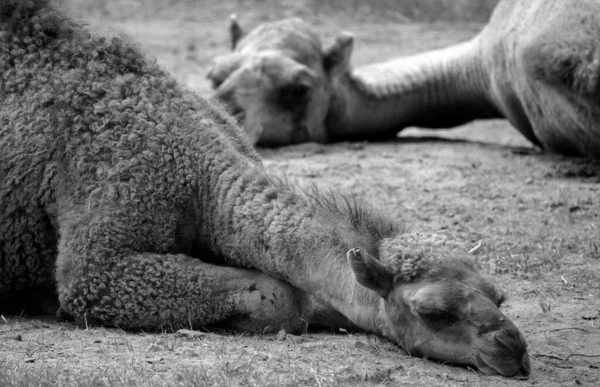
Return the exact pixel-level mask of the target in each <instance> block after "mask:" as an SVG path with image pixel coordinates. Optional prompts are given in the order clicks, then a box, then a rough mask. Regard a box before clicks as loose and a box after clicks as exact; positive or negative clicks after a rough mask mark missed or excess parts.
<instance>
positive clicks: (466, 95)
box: [327, 38, 500, 140]
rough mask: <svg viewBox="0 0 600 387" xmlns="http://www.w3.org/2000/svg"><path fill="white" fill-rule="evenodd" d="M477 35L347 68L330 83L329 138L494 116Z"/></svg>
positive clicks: (376, 134)
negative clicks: (429, 48) (345, 71)
mask: <svg viewBox="0 0 600 387" xmlns="http://www.w3.org/2000/svg"><path fill="white" fill-rule="evenodd" d="M487 84H488V81H487V74H486V73H485V69H484V67H483V64H482V63H481V61H480V59H479V56H478V41H477V38H475V39H474V40H471V41H469V42H465V43H461V44H457V45H454V46H451V47H447V48H444V49H440V50H436V51H431V52H426V53H422V54H418V55H414V56H410V57H405V58H399V59H395V60H392V61H389V62H384V63H380V64H374V65H368V66H364V67H361V68H358V69H356V70H355V71H353V72H352V73H346V74H344V75H342V76H341V77H340V79H338V80H337V82H334V90H336V95H335V97H334V98H333V100H332V107H331V108H330V112H331V113H330V115H329V116H328V118H327V125H328V128H329V131H330V133H331V135H332V137H333V138H332V139H334V140H335V139H336V138H341V137H344V138H348V137H356V138H357V139H360V138H364V139H373V138H377V137H390V136H394V135H395V134H396V133H397V132H398V131H399V130H401V129H403V128H404V127H407V126H421V127H429V128H443V127H452V126H456V125H459V124H462V123H465V122H468V121H471V120H473V119H477V118H493V117H499V116H500V115H499V113H498V111H497V109H496V108H495V107H494V105H493V104H492V102H490V101H491V100H490V97H489V95H488V86H487Z"/></svg>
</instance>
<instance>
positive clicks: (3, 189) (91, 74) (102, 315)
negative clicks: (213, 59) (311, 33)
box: [0, 0, 258, 328]
mask: <svg viewBox="0 0 600 387" xmlns="http://www.w3.org/2000/svg"><path fill="white" fill-rule="evenodd" d="M0 30H1V32H2V33H1V34H0V73H2V78H0V101H2V103H1V105H0V122H2V125H0V182H1V183H2V185H1V186H0V203H2V205H1V207H0V220H1V222H0V246H1V248H0V273H1V275H0V305H2V308H3V310H4V311H7V310H8V309H10V306H14V308H19V310H20V309H21V308H26V307H25V306H24V305H23V304H20V301H22V297H29V296H31V294H32V293H33V295H34V296H35V297H37V296H36V294H37V293H38V291H35V289H40V290H39V292H46V291H48V290H50V291H51V292H52V291H53V289H54V286H55V276H56V278H57V279H58V282H59V285H60V284H64V285H68V286H66V287H64V288H63V289H62V290H60V300H61V303H62V305H63V306H65V307H66V309H67V310H68V311H69V312H70V313H73V314H75V315H79V316H82V315H89V316H90V318H92V317H93V318H96V319H99V320H101V321H104V322H109V323H111V324H114V325H121V326H126V327H133V328H135V327H158V326H160V325H161V324H172V325H177V324H181V325H184V324H185V325H186V326H189V324H190V323H193V322H194V321H200V322H202V324H205V323H210V322H212V321H215V320H217V319H219V318H222V317H223V316H226V315H227V314H228V313H229V312H230V311H231V310H232V309H233V306H234V300H232V299H224V297H225V296H222V295H219V294H214V293H215V292H213V291H211V289H212V288H214V287H212V286H211V283H212V281H214V279H212V280H211V279H206V278H199V277H198V276H197V275H195V274H194V273H193V272H188V271H186V270H184V269H185V265H189V263H182V264H180V265H179V264H177V262H183V261H186V260H187V261H189V260H190V259H189V258H187V259H186V258H184V257H183V256H180V255H177V253H178V252H183V251H184V250H189V249H190V247H189V246H179V245H177V243H178V242H177V241H175V242H174V240H173V235H174V234H177V233H178V232H179V231H178V230H179V228H181V227H180V225H179V224H178V222H179V220H178V219H180V218H185V216H182V214H185V213H186V212H188V211H189V204H188V203H189V199H190V195H191V191H192V190H193V189H194V188H195V187H197V186H198V184H199V182H198V174H197V172H196V171H194V170H193V169H192V165H193V164H194V158H195V157H196V155H195V154H194V153H193V152H192V151H191V149H190V147H189V146H187V144H188V143H189V142H191V141H193V140H194V139H197V137H198V136H197V133H199V132H202V131H208V130H212V131H214V130H215V129H217V132H218V133H219V135H220V136H221V137H222V141H224V142H225V143H227V144H229V146H231V147H232V148H234V149H237V150H239V151H241V153H242V154H244V155H245V157H247V162H248V163H256V162H257V160H258V156H257V155H256V154H255V152H254V151H253V150H252V149H251V147H250V146H249V145H248V144H247V143H246V142H245V141H244V140H243V136H242V135H241V131H240V130H239V128H237V126H236V125H235V123H234V122H233V121H232V120H231V119H230V118H229V117H228V116H227V115H226V113H225V112H224V111H223V110H222V109H221V108H218V107H216V106H212V105H211V104H209V103H208V102H206V101H204V100H202V99H200V98H199V97H197V96H195V95H193V94H191V93H189V92H187V91H186V90H185V89H184V88H183V87H181V86H180V85H178V84H177V82H176V81H175V80H173V79H172V78H171V77H170V76H168V75H167V73H165V72H164V71H163V70H162V69H161V68H159V66H157V65H156V63H155V62H154V61H149V60H147V59H146V58H145V57H144V55H143V54H142V53H141V52H140V50H139V49H138V48H137V47H135V46H134V45H132V44H130V43H128V42H126V41H124V40H122V39H117V38H115V39H105V38H95V37H92V36H91V35H90V34H89V33H87V32H86V31H85V30H84V29H82V28H81V27H80V26H78V25H77V24H75V23H74V22H72V21H71V20H69V19H68V18H66V17H65V16H63V15H62V14H61V13H60V12H58V11H57V10H55V9H54V8H52V7H51V6H49V4H48V1H44V0H38V1H17V0H12V1H4V2H2V4H1V5H0ZM67 192H68V202H67V201H66V200H67V196H66V193H67ZM149 192H152V194H148V193H149ZM77 208H84V209H85V211H87V215H86V217H85V218H81V217H76V216H75V217H71V215H70V213H71V212H72V211H75V209H77ZM117 208H127V209H128V210H129V211H130V212H131V213H127V214H120V213H119V211H120V210H117ZM107 211H114V212H112V213H111V212H107ZM146 214H150V215H146ZM120 216H122V217H123V218H124V219H125V218H128V217H132V218H133V219H134V220H135V222H129V223H127V222H123V223H119V222H118V221H117V220H118V218H119V217H120ZM115 219H117V220H115ZM109 221H110V223H111V224H110V226H109ZM113 223H114V224H113ZM59 224H61V225H62V224H65V225H70V226H65V227H62V228H61V231H60V232H61V237H62V241H61V244H60V245H59V246H58V248H57V241H58V238H59V235H58V231H57V230H58V225H59ZM82 224H85V225H86V228H82V227H78V225H82ZM154 226H156V227H154ZM86 241H87V242H86ZM86 244H87V245H88V246H89V248H90V249H92V250H94V249H95V250H94V251H88V250H82V249H81V247H80V246H82V245H86ZM94 246H97V247H94ZM71 248H73V252H72V253H69V254H64V255H65V258H64V259H63V260H62V261H61V262H58V263H57V267H56V268H55V266H54V265H55V259H56V256H57V254H60V251H66V250H69V249H71ZM136 251H147V252H155V253H165V252H169V253H171V255H164V256H161V255H159V254H155V255H149V256H147V257H144V259H139V260H136V259H135V258H132V259H129V260H128V261H127V265H124V264H123V262H120V261H118V259H119V257H124V255H125V254H127V253H133V252H136ZM173 254H174V255H173ZM107 257H114V259H116V261H115V260H114V259H113V260H107ZM119 273H120V274H119ZM139 273H154V274H155V275H156V279H160V283H159V284H157V286H156V287H155V288H154V289H155V291H153V292H152V293H151V294H145V296H144V291H141V290H140V289H142V288H144V287H146V286H147V283H154V282H155V279H153V278H144V277H140V275H139ZM186 279H187V283H186ZM139 281H143V283H140V282H139ZM182 284H185V285H182ZM32 289H34V291H33V292H32ZM41 289H44V290H41ZM177 292H179V293H181V292H183V293H186V294H187V296H186V297H180V298H178V299H177V298H176V300H177V302H173V298H174V297H176V295H177ZM140 297H151V298H152V300H153V302H140V301H141V300H140ZM124 309H127V310H129V312H128V314H127V315H125V314H124V312H123V310H124Z"/></svg>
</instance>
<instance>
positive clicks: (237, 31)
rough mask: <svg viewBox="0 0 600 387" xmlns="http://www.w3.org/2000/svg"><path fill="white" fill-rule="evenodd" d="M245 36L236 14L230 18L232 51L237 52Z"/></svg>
mask: <svg viewBox="0 0 600 387" xmlns="http://www.w3.org/2000/svg"><path fill="white" fill-rule="evenodd" d="M243 36H244V30H242V27H240V25H239V24H238V21H237V15H236V14H235V13H233V14H231V16H230V23H229V37H230V38H231V50H232V51H233V50H235V48H236V47H237V44H238V42H239V41H240V39H242V37H243Z"/></svg>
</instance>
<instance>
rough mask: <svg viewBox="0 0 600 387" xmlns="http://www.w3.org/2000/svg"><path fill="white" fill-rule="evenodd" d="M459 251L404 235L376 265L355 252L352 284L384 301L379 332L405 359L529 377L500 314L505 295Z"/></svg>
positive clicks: (522, 351)
mask: <svg viewBox="0 0 600 387" xmlns="http://www.w3.org/2000/svg"><path fill="white" fill-rule="evenodd" d="M458 250H459V248H457V244H453V243H452V241H447V240H445V239H442V238H441V237H440V236H438V235H437V234H434V236H433V237H430V238H420V237H418V236H414V235H404V236H401V237H398V238H396V239H395V240H389V241H386V242H384V244H383V245H382V247H381V251H380V253H381V254H382V255H381V261H379V260H376V259H375V258H373V257H371V256H369V255H368V254H366V253H364V252H362V250H358V249H354V250H350V251H349V252H348V260H349V262H350V265H351V267H352V270H353V272H354V274H355V277H356V280H357V282H358V283H359V284H361V285H362V286H364V287H366V288H369V289H371V290H373V291H375V292H377V293H378V294H379V295H380V296H381V297H382V298H383V305H384V306H383V308H382V310H381V312H380V324H381V325H382V330H383V334H384V335H385V336H387V337H388V338H390V339H392V340H394V341H396V342H397V343H399V344H400V345H401V346H402V347H403V348H404V349H405V350H406V351H408V352H409V353H410V354H412V355H415V356H421V357H427V358H430V359H435V360H438V361H442V362H449V363H453V364H462V365H468V366H473V367H477V368H478V369H479V370H481V371H482V372H483V373H485V374H500V375H503V376H527V375H529V371H530V367H529V355H528V353H527V344H526V343H525V338H524V337H523V335H522V334H521V333H520V332H519V330H518V329H517V327H516V326H515V325H514V324H513V322H512V321H510V320H509V319H508V317H506V316H505V315H504V314H503V313H502V312H501V311H500V309H499V307H500V305H501V304H502V302H503V300H504V297H505V296H504V293H503V291H502V290H501V289H500V287H499V286H498V285H497V284H496V283H495V282H494V281H493V280H492V279H491V278H488V277H485V276H483V275H481V274H480V273H479V272H478V270H477V269H476V267H475V264H474V262H473V260H472V259H471V258H469V257H468V256H466V255H462V254H459V253H458Z"/></svg>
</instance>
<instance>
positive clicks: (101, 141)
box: [0, 0, 529, 376]
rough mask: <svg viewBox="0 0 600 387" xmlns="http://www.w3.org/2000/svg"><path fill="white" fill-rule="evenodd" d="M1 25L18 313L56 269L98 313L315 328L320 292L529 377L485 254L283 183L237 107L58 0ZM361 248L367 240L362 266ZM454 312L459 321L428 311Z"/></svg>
mask: <svg viewBox="0 0 600 387" xmlns="http://www.w3.org/2000/svg"><path fill="white" fill-rule="evenodd" d="M0 23H2V25H1V26H2V27H3V28H4V29H5V30H6V31H7V32H6V33H4V34H3V35H2V42H0V43H2V44H1V45H0V64H1V65H2V68H1V71H2V74H3V77H2V85H1V86H2V87H1V89H0V90H1V92H0V93H1V94H0V101H1V105H0V106H1V107H0V113H1V117H0V119H1V120H2V123H3V126H2V129H1V130H2V131H1V132H0V133H1V134H2V137H1V138H0V140H1V141H0V144H1V145H2V148H1V149H0V151H1V153H0V173H1V175H0V181H1V182H2V186H0V198H1V199H2V201H1V203H2V206H1V207H0V231H1V232H0V247H1V250H0V251H2V256H0V265H1V267H2V272H1V273H2V275H1V276H0V299H2V301H4V300H9V303H8V305H9V306H17V307H18V306H20V304H19V302H20V301H21V300H22V299H23V297H24V296H28V295H31V294H32V291H33V292H34V291H35V289H36V288H38V289H39V288H44V287H45V288H49V287H52V285H53V280H54V279H55V280H56V285H57V289H58V297H59V301H60V306H61V308H62V309H64V310H65V311H66V312H68V313H71V314H73V315H75V316H76V318H79V319H82V320H85V321H86V322H91V321H97V322H99V323H101V324H109V325H117V326H121V327H124V328H144V329H158V328H160V327H162V326H165V325H166V326H203V325H208V324H212V323H217V322H223V321H224V322H225V323H226V324H229V325H231V326H233V327H236V328H238V329H245V330H253V331H261V330H263V329H266V328H269V329H280V328H281V327H285V328H286V329H288V330H298V329H300V328H305V327H306V320H309V319H310V318H311V309H312V306H311V302H310V299H309V298H308V296H307V294H310V295H311V296H314V297H316V298H317V299H319V300H321V301H322V302H324V304H325V305H326V306H327V307H326V312H329V311H331V310H332V308H333V309H334V310H336V311H338V312H340V313H342V314H343V315H344V316H346V317H347V318H348V319H349V320H350V321H352V322H353V323H355V324H357V325H358V326H359V327H361V328H363V329H366V330H369V331H372V332H375V333H378V334H380V335H383V336H385V337H388V338H390V339H392V340H394V341H395V342H397V343H399V344H401V345H403V346H405V347H406V348H407V349H410V350H411V351H412V353H415V354H419V355H422V356H429V357H435V358H438V359H440V360H445V361H454V362H457V363H460V364H470V365H474V366H477V367H479V368H480V369H481V370H482V371H484V372H486V373H501V374H503V375H507V376H512V375H516V374H524V375H527V374H528V373H529V363H528V355H527V350H526V344H525V341H524V338H523V337H522V335H521V334H520V333H519V331H518V330H517V328H516V327H515V326H514V324H513V323H512V322H511V321H510V320H508V319H507V318H506V317H505V316H504V315H503V314H502V312H500V310H499V309H498V306H499V304H500V303H501V302H502V298H503V295H502V292H501V291H500V290H499V289H498V288H497V287H496V286H495V285H494V283H493V282H492V281H491V280H489V279H486V278H484V277H483V276H481V275H480V274H479V273H478V272H477V270H476V268H475V266H474V263H473V262H472V260H470V259H468V258H465V257H462V256H461V255H460V254H459V253H457V252H456V250H455V249H452V248H448V249H444V248H443V247H442V248H441V251H440V248H439V246H440V244H439V243H438V244H435V245H433V244H428V243H424V242H421V241H420V239H410V236H408V237H407V236H403V235H399V236H397V239H396V238H393V237H395V236H396V235H397V234H398V233H399V232H400V231H401V227H400V226H399V225H397V224H395V223H393V222H391V221H389V220H387V219H385V218H384V217H381V216H379V215H377V214H376V213H374V212H371V211H367V210H364V209H362V208H360V207H358V206H353V205H350V204H348V203H347V202H344V201H343V200H340V199H335V198H333V197H324V196H322V195H319V194H318V192H315V193H313V194H309V195H307V194H303V193H301V192H299V191H297V190H296V189H294V187H292V186H291V185H289V184H287V183H285V182H281V181H278V180H276V179H274V178H273V177H271V176H269V175H268V174H267V173H266V172H265V170H264V168H263V166H262V165H261V163H260V161H259V160H258V158H257V156H256V154H255V153H254V151H253V150H252V149H251V146H250V145H249V144H248V142H247V141H246V139H245V138H244V136H243V135H242V134H241V131H240V130H239V128H238V127H237V126H236V125H235V123H234V122H233V121H232V120H231V119H230V118H229V117H228V116H227V115H225V114H224V113H223V112H222V111H221V110H220V109H219V108H217V107H215V106H212V105H211V104H210V103H208V102H206V101H204V100H202V99H200V98H198V97H197V96H195V95H194V94H192V93H190V92H188V91H186V90H185V89H184V88H183V87H181V86H180V85H178V84H177V83H176V82H175V81H173V80H172V78H170V77H169V76H168V75H167V74H166V73H165V72H163V71H162V70H161V69H159V68H158V67H157V66H156V64H154V63H152V62H150V61H148V60H146V59H145V58H144V57H143V56H142V55H141V54H140V53H139V52H138V51H137V50H136V48H135V47H134V46H132V45H131V44H127V43H123V42H122V41H120V40H119V39H113V40H110V41H107V40H105V39H103V38H94V37H90V36H89V34H87V33H86V32H85V30H82V29H81V28H80V27H79V26H77V25H74V24H73V23H72V22H70V21H69V20H68V19H66V18H64V17H63V16H62V15H60V14H58V13H57V12H55V11H53V9H52V8H49V7H48V6H47V2H46V1H43V0H39V1H36V2H26V3H23V2H19V1H13V2H7V3H4V4H3V6H2V7H0ZM353 246H360V247H362V248H363V249H364V251H363V250H352V251H353V252H352V253H351V254H350V253H349V255H348V259H346V257H345V252H346V251H347V250H348V249H349V248H351V247H353ZM426 248H427V249H426ZM55 257H56V267H55V273H53V272H54V269H53V265H54V260H55V259H54V258H55ZM373 257H376V258H373ZM203 261H209V262H217V263H219V264H227V265H230V266H235V267H244V268H251V269H258V270H260V271H261V272H263V273H265V274H262V273H259V272H255V271H249V270H244V269H240V268H235V267H224V266H214V265H210V264H208V263H205V262H203ZM382 261H383V262H385V264H384V263H382ZM267 274H268V275H267ZM53 277H54V278H53ZM275 278H277V279H282V280H285V281H286V282H283V281H278V280H277V279H275ZM290 284H291V285H293V286H291V285H290ZM405 285H406V286H405ZM15 300H16V301H15ZM15 303H16V305H15ZM11 304H12V305H11ZM4 305H6V304H4V303H3V304H2V308H4V307H5V306H4ZM439 314H442V315H447V316H448V318H452V319H453V320H452V321H454V319H456V320H458V322H454V323H453V324H451V325H446V324H439V323H435V324H429V323H428V322H427V321H428V319H430V318H434V317H435V318H437V317H436V316H438V315H439ZM328 315H329V314H328ZM333 315H334V316H336V318H337V317H339V315H337V313H334V314H333ZM430 315H434V317H428V316H430ZM457 331H460V332H461V334H457V333H456V332H457ZM507 358H508V359H509V360H508V361H507V360H506V359H507Z"/></svg>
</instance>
